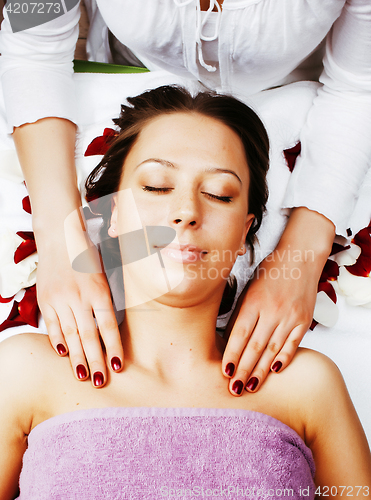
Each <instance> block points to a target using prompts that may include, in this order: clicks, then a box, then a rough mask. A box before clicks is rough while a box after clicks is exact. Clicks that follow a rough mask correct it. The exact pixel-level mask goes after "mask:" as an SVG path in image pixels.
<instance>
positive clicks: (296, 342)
mask: <svg viewBox="0 0 371 500" xmlns="http://www.w3.org/2000/svg"><path fill="white" fill-rule="evenodd" d="M289 342H290V346H291V348H292V349H293V350H294V351H296V349H297V348H298V347H299V344H300V342H301V338H294V339H290V341H289Z"/></svg>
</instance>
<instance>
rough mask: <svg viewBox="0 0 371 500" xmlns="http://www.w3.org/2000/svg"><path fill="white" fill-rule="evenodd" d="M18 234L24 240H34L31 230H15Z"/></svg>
mask: <svg viewBox="0 0 371 500" xmlns="http://www.w3.org/2000/svg"><path fill="white" fill-rule="evenodd" d="M16 234H18V236H20V237H21V238H23V239H24V240H34V239H35V235H34V234H33V232H32V231H17V233H16Z"/></svg>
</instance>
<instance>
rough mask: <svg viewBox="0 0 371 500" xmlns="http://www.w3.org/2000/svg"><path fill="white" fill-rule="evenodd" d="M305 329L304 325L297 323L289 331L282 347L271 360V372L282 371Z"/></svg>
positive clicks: (288, 362)
mask: <svg viewBox="0 0 371 500" xmlns="http://www.w3.org/2000/svg"><path fill="white" fill-rule="evenodd" d="M307 330H308V328H307V326H306V325H298V326H296V327H295V328H294V329H293V330H292V331H291V333H290V335H289V336H288V337H287V339H286V342H285V344H284V345H283V347H282V349H281V350H280V351H279V353H278V354H277V356H276V357H275V358H274V359H273V361H272V364H271V370H272V371H273V372H276V373H278V372H282V371H283V370H284V369H285V368H286V367H287V366H288V365H289V364H290V363H291V361H292V359H293V357H294V356H295V353H296V350H297V348H298V347H299V344H300V342H301V341H302V339H303V337H304V335H305V334H306V332H307Z"/></svg>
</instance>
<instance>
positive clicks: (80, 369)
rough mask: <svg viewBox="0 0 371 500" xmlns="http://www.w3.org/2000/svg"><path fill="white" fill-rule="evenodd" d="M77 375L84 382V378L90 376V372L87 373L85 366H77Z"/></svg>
mask: <svg viewBox="0 0 371 500" xmlns="http://www.w3.org/2000/svg"><path fill="white" fill-rule="evenodd" d="M76 373H77V377H78V378H79V379H80V380H82V379H83V378H86V377H87V376H88V372H87V371H86V368H85V366H84V365H77V366H76Z"/></svg>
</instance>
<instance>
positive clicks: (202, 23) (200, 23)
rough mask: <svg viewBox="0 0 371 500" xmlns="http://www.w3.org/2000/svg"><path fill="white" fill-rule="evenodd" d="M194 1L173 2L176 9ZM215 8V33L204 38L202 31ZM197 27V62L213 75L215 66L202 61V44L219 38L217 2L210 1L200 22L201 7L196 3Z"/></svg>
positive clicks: (219, 16)
mask: <svg viewBox="0 0 371 500" xmlns="http://www.w3.org/2000/svg"><path fill="white" fill-rule="evenodd" d="M193 1H194V0H184V1H183V2H182V1H181V0H174V3H175V5H177V6H178V7H184V6H185V5H188V4H190V3H191V2H193ZM215 7H216V8H217V11H218V19H217V22H216V25H215V33H214V34H213V35H212V36H206V35H203V33H202V30H203V27H204V26H205V24H206V23H207V21H208V20H209V17H210V15H211V12H212V11H213V10H214V8H215ZM196 8H197V27H196V44H197V54H198V60H199V62H200V64H201V66H202V67H203V68H205V69H206V70H207V71H209V72H210V73H213V72H214V71H216V69H217V68H216V67H215V66H211V65H210V64H206V62H205V60H204V55H203V52H202V42H203V41H204V42H212V41H214V40H216V39H217V38H218V37H219V29H220V20H221V13H222V9H221V7H220V5H219V3H218V2H217V0H210V6H209V8H208V9H207V11H206V14H205V17H204V19H203V20H202V14H201V12H202V11H201V5H200V0H198V2H197V6H196Z"/></svg>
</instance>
